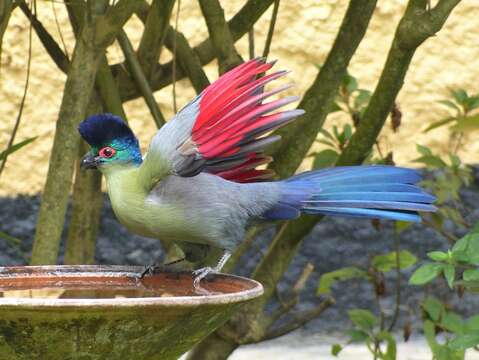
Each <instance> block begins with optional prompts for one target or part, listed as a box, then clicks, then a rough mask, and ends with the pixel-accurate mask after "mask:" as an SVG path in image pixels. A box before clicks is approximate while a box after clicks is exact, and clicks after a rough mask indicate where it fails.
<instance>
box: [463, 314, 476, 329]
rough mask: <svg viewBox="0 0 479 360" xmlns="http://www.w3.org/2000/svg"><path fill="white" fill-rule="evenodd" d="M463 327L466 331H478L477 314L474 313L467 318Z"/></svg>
mask: <svg viewBox="0 0 479 360" xmlns="http://www.w3.org/2000/svg"><path fill="white" fill-rule="evenodd" d="M465 328H466V330H467V331H468V332H472V331H478V332H479V315H474V316H472V317H470V318H469V319H467V321H466V324H465Z"/></svg>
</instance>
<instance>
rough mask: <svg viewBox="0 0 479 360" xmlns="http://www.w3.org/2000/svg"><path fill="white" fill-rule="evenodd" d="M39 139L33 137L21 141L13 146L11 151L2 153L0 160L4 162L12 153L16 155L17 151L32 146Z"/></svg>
mask: <svg viewBox="0 0 479 360" xmlns="http://www.w3.org/2000/svg"><path fill="white" fill-rule="evenodd" d="M36 138H37V137H36V136H34V137H31V138H28V139H26V140H23V141H20V142H19V143H16V144H15V145H12V146H11V147H10V149H6V150H4V151H2V152H1V153H0V160H4V159H5V158H6V157H7V156H8V155H10V154H11V153H14V152H15V151H17V150H20V149H21V148H22V147H24V146H25V145H28V144H30V143H31V142H32V141H34V140H35V139H36Z"/></svg>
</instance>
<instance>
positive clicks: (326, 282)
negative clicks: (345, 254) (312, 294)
mask: <svg viewBox="0 0 479 360" xmlns="http://www.w3.org/2000/svg"><path fill="white" fill-rule="evenodd" d="M358 278H359V279H368V273H367V272H366V271H364V270H361V269H359V268H357V267H345V268H342V269H338V270H335V271H331V272H328V273H325V274H323V275H322V276H321V277H320V279H319V286H318V290H316V294H317V295H323V294H329V293H330V292H331V286H333V284H334V283H336V282H338V281H344V280H350V279H358Z"/></svg>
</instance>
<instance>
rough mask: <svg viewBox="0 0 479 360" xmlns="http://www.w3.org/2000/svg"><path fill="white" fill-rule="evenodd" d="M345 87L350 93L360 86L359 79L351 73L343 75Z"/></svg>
mask: <svg viewBox="0 0 479 360" xmlns="http://www.w3.org/2000/svg"><path fill="white" fill-rule="evenodd" d="M342 85H343V87H344V88H345V89H346V91H347V92H348V94H351V93H352V92H353V91H354V90H356V89H357V88H358V81H357V80H356V78H355V77H354V76H351V75H349V74H346V75H344V77H343V84H342Z"/></svg>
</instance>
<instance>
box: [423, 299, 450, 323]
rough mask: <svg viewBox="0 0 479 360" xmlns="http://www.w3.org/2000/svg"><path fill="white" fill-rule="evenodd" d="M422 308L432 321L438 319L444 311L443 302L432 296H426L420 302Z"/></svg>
mask: <svg viewBox="0 0 479 360" xmlns="http://www.w3.org/2000/svg"><path fill="white" fill-rule="evenodd" d="M421 305H422V308H423V309H424V311H425V312H426V313H427V314H428V315H429V317H430V318H431V319H432V320H433V321H436V322H437V321H439V319H440V317H441V314H442V313H443V312H444V311H445V310H444V304H443V303H441V302H440V301H439V300H438V299H436V298H434V297H428V298H427V299H425V300H424V301H423V302H422V304H421Z"/></svg>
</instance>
